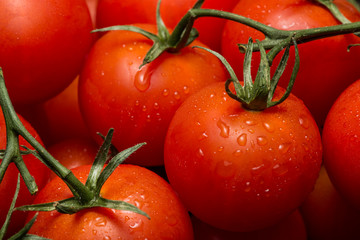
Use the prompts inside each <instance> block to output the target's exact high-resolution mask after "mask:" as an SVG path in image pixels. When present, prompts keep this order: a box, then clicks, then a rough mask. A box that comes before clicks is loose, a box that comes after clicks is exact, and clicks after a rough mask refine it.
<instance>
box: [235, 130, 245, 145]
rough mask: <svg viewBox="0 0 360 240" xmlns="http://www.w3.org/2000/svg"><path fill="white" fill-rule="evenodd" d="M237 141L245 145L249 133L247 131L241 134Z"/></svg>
mask: <svg viewBox="0 0 360 240" xmlns="http://www.w3.org/2000/svg"><path fill="white" fill-rule="evenodd" d="M237 142H238V144H239V145H240V146H245V145H246V143H247V135H246V133H243V134H241V135H240V136H239V137H238V138H237Z"/></svg>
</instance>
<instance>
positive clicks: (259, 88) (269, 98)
mask: <svg viewBox="0 0 360 240" xmlns="http://www.w3.org/2000/svg"><path fill="white" fill-rule="evenodd" d="M289 41H292V42H293V45H294V48H295V64H294V67H293V71H292V74H291V77H290V80H289V84H288V87H287V89H286V91H285V93H284V95H283V96H282V97H281V98H280V99H279V100H276V101H273V96H274V94H275V89H276V87H277V84H278V82H279V79H280V77H281V75H282V74H283V72H284V70H285V67H286V64H287V62H288V59H289V55H290V46H287V47H286V49H285V51H284V54H283V56H282V58H281V60H280V63H279V65H278V66H277V68H276V71H275V73H274V75H273V77H272V78H271V76H270V67H271V65H272V60H273V58H274V57H275V56H276V55H275V54H273V52H271V51H269V52H268V53H266V51H265V49H264V47H263V46H262V44H261V42H260V41H259V40H257V41H256V42H257V44H258V45H259V47H260V56H261V59H260V65H259V68H258V71H257V74H256V77H255V80H254V81H253V80H252V76H251V59H252V53H253V46H254V43H253V40H252V39H251V38H249V41H248V44H247V45H248V47H247V48H246V51H245V59H244V68H243V76H244V85H243V86H242V85H241V84H240V81H239V80H238V78H237V76H236V74H235V72H234V70H233V69H232V67H231V66H230V64H229V63H228V62H227V61H226V59H225V58H224V57H223V56H221V55H220V54H219V53H217V52H215V51H212V50H209V49H206V48H203V47H199V48H202V49H205V50H207V51H209V52H211V53H212V54H214V55H215V56H217V57H218V58H219V59H220V61H221V62H222V63H223V64H224V66H225V68H226V69H227V71H228V72H229V75H230V78H229V79H228V80H227V81H226V82H225V90H226V92H227V94H228V95H229V96H230V97H231V98H233V99H235V100H237V101H239V102H240V103H241V104H242V106H243V107H244V108H245V109H248V110H253V111H262V110H264V109H266V108H269V107H273V106H276V105H278V104H280V103H282V102H283V101H284V100H285V99H286V98H287V97H288V96H289V95H290V92H291V90H292V87H293V85H294V82H295V78H296V75H297V72H298V70H299V65H300V58H299V52H298V48H297V43H296V42H295V40H294V39H293V38H290V39H289ZM275 52H277V53H279V51H277V50H275ZM231 83H233V85H234V89H235V93H234V92H233V91H232V90H231V89H230V84H231Z"/></svg>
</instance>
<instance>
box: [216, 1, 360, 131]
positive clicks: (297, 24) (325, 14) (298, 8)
mask: <svg viewBox="0 0 360 240" xmlns="http://www.w3.org/2000/svg"><path fill="white" fill-rule="evenodd" d="M334 3H335V4H336V5H337V6H338V7H339V9H340V11H341V12H342V13H343V14H344V15H345V16H346V17H347V18H349V19H350V20H351V21H354V22H355V21H359V20H360V13H359V12H358V11H357V10H356V9H355V8H354V7H352V6H351V5H350V4H349V3H348V2H347V1H345V0H336V1H334ZM233 12H234V13H236V14H240V15H242V16H244V17H248V18H251V19H254V20H256V21H259V22H261V23H264V24H266V25H270V26H272V27H274V28H278V29H283V30H296V29H308V28H315V27H325V26H332V25H337V24H339V22H338V21H337V20H336V19H335V18H334V17H333V16H332V15H331V13H330V12H329V11H327V10H326V9H325V8H324V7H322V6H320V5H318V4H316V3H315V2H314V1H309V0H286V1H283V0H276V1H266V0H261V1H252V0H240V1H239V3H238V4H237V5H236V6H235V8H234V9H233ZM314 16H316V17H314ZM250 36H251V37H252V38H253V39H254V40H255V39H260V40H262V39H264V35H263V34H262V33H260V32H258V31H256V30H254V29H252V28H250V27H246V26H245V25H243V24H239V23H236V22H230V21H228V22H227V23H226V24H225V27H224V32H223V38H222V49H221V53H222V54H223V55H224V57H225V58H226V59H227V60H228V61H229V62H230V64H231V65H232V66H233V67H234V68H235V70H236V71H237V72H238V76H242V64H243V56H244V55H243V54H242V53H240V52H239V50H238V48H237V44H238V43H247V42H248V39H249V37H250ZM353 43H359V38H357V37H356V36H355V35H340V36H336V37H331V38H325V39H319V40H316V41H312V42H308V43H305V44H299V53H300V70H299V73H298V75H297V78H296V81H295V85H294V88H293V91H292V93H294V94H295V95H296V96H297V97H299V98H300V99H302V100H303V101H304V103H305V105H306V106H307V107H308V108H309V110H310V111H311V113H312V115H313V116H314V118H315V120H316V122H317V123H318V125H319V127H320V128H322V126H323V124H324V121H325V117H326V114H327V112H328V111H329V109H330V107H331V105H332V103H333V102H334V101H335V99H336V98H337V96H338V95H339V94H340V93H341V92H342V91H343V90H344V89H345V88H346V87H347V86H348V85H349V84H351V83H352V82H354V81H355V80H356V79H357V78H358V77H359V76H360V69H359V68H358V66H357V64H356V62H357V61H358V59H359V57H360V48H358V49H355V48H353V49H351V51H350V52H348V51H347V47H348V45H349V44H353ZM259 59H260V55H259V54H254V61H255V62H259ZM279 60H280V57H278V58H277V60H276V61H275V62H274V65H277V63H278V62H279ZM293 62H294V54H291V57H290V60H289V64H288V67H287V69H286V70H285V73H284V75H283V77H282V79H281V80H280V83H279V84H280V85H281V86H283V87H285V86H287V83H288V80H289V79H290V75H291V72H292V65H293ZM253 69H254V70H256V69H257V68H256V67H254V68H253Z"/></svg>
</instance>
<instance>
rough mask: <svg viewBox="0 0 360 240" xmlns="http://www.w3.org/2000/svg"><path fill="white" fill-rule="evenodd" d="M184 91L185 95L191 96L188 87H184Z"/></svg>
mask: <svg viewBox="0 0 360 240" xmlns="http://www.w3.org/2000/svg"><path fill="white" fill-rule="evenodd" d="M183 90H184V93H185V94H189V92H190V89H189V87H188V86H184V87H183Z"/></svg>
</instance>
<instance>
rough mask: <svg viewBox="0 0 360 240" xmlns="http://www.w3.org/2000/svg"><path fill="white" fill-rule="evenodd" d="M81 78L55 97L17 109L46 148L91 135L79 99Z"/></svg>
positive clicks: (76, 79)
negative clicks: (70, 139)
mask: <svg viewBox="0 0 360 240" xmlns="http://www.w3.org/2000/svg"><path fill="white" fill-rule="evenodd" d="M78 83H79V78H78V77H76V78H75V79H74V80H73V81H72V82H71V83H70V85H69V86H68V87H67V88H66V89H64V90H63V91H62V92H61V93H59V94H58V95H56V96H55V97H53V98H51V99H49V100H47V101H45V102H42V103H39V104H34V105H31V106H26V107H22V108H17V110H18V112H19V113H20V114H21V115H22V116H24V117H25V118H26V119H27V120H28V121H29V122H30V123H31V125H32V126H33V127H34V128H35V129H36V131H37V132H38V133H39V135H40V136H41V139H42V140H43V141H44V144H45V145H46V146H50V145H53V144H55V143H57V142H61V141H63V140H66V139H69V138H86V137H90V133H89V132H88V129H87V127H86V125H85V122H84V119H83V117H82V115H81V112H80V108H79V99H78Z"/></svg>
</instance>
